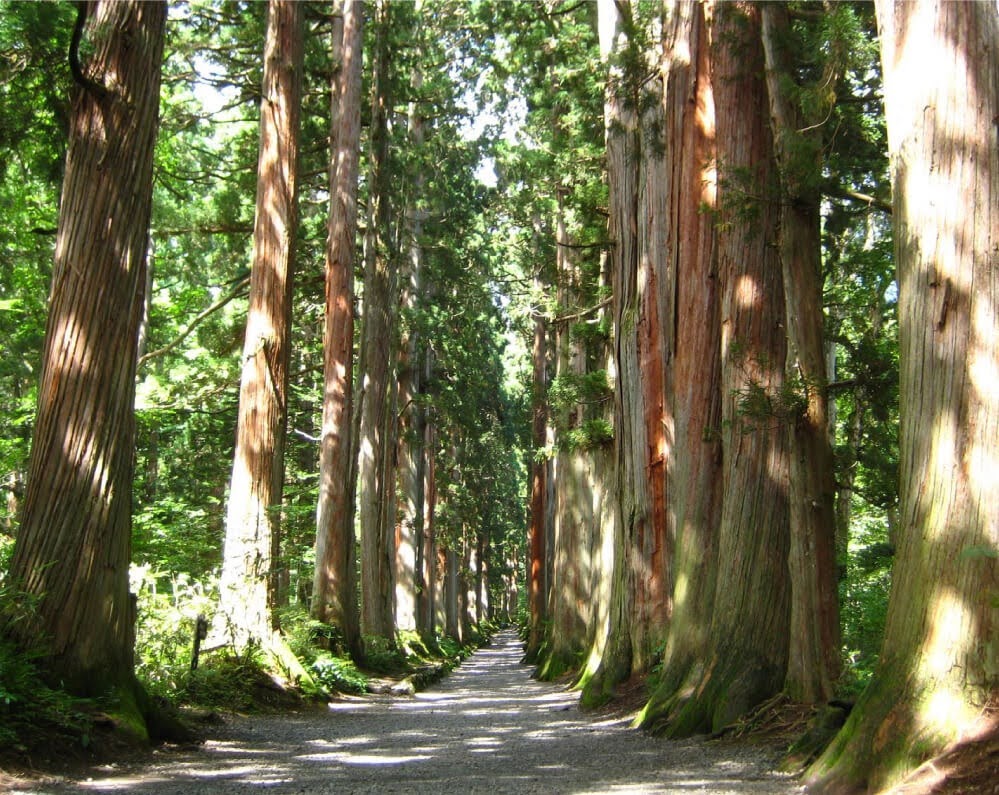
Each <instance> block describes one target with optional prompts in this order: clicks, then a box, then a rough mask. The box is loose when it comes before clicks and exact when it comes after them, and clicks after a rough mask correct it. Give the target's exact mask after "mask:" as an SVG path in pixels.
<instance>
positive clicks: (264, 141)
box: [215, 0, 303, 650]
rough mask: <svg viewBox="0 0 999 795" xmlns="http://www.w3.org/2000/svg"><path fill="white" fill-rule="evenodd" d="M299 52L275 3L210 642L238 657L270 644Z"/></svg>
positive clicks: (281, 3)
mask: <svg viewBox="0 0 999 795" xmlns="http://www.w3.org/2000/svg"><path fill="white" fill-rule="evenodd" d="M302 52H303V50H302V7H301V5H300V4H299V3H297V2H290V1H289V0H271V2H270V3H269V4H268V13H267V38H266V44H265V50H264V81H263V92H262V94H263V95H262V98H261V103H260V150H259V158H258V167H257V209H256V220H255V223H254V232H253V267H252V272H251V277H250V306H249V310H248V313H247V320H246V338H245V342H244V346H243V369H242V378H241V381H240V390H239V417H238V424H237V429H236V450H235V455H234V459H233V468H232V479H231V481H230V486H229V497H228V509H227V512H226V525H225V546H224V550H223V556H222V577H221V583H220V587H219V591H220V592H219V610H218V612H217V614H216V620H215V621H216V623H215V637H216V638H217V639H219V640H221V641H223V642H229V643H232V644H233V645H234V646H235V647H236V648H238V649H244V648H246V647H247V646H248V645H250V644H260V645H262V646H263V647H264V648H270V647H271V646H272V645H273V644H274V642H275V639H274V638H273V635H274V633H273V626H272V620H271V611H270V609H269V607H270V602H269V583H270V578H271V574H272V567H273V565H274V563H275V561H274V557H273V541H274V538H275V535H276V534H277V533H278V528H277V521H278V518H279V510H278V509H279V507H280V505H281V494H282V486H283V480H284V465H283V454H284V440H285V425H286V419H287V395H288V354H289V335H290V321H291V295H292V274H293V271H294V265H293V263H294V252H295V238H296V234H297V229H298V210H297V200H298V197H297V189H296V185H297V183H296V173H295V172H296V168H297V163H298V131H299V116H300V110H301V90H302V88H301V79H302V57H303V56H302ZM275 650H279V646H275Z"/></svg>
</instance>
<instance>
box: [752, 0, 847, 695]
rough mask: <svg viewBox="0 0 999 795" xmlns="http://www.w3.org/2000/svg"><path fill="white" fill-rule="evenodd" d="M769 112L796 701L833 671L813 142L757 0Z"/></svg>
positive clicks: (829, 456) (827, 689)
mask: <svg viewBox="0 0 999 795" xmlns="http://www.w3.org/2000/svg"><path fill="white" fill-rule="evenodd" d="M760 17H761V23H762V39H763V49H764V53H765V57H766V75H767V87H768V96H769V99H770V120H771V129H772V133H773V141H774V151H775V156H776V159H777V163H778V166H779V175H780V239H779V250H780V259H781V265H782V268H783V276H784V303H785V312H784V316H785V318H787V340H788V345H787V359H786V361H785V366H784V378H785V383H787V384H789V385H791V384H794V385H795V386H796V392H798V391H800V392H801V393H802V394H801V398H802V406H801V407H800V408H799V407H798V406H797V405H795V406H794V407H793V410H792V411H791V412H790V416H788V417H787V418H786V422H787V423H788V444H789V446H790V457H789V458H790V494H789V506H790V522H791V545H790V550H789V558H788V567H789V569H790V572H791V588H792V599H791V633H790V650H789V655H788V670H787V681H786V683H785V690H786V691H787V692H788V694H789V695H790V696H791V697H792V698H793V699H795V700H796V701H802V702H806V703H812V704H814V703H820V702H824V701H828V700H829V699H830V698H832V696H833V688H834V685H835V682H836V680H837V679H838V678H839V673H840V649H839V645H840V633H839V602H838V599H839V597H838V594H837V587H836V518H835V512H834V497H835V490H836V485H835V477H834V472H833V452H832V442H831V439H830V435H829V406H828V396H827V391H826V387H827V384H828V379H827V376H826V355H825V346H824V331H823V311H822V251H821V237H820V232H819V220H820V213H819V210H820V203H821V198H822V196H821V193H820V191H819V185H820V182H821V178H822V149H821V146H822V142H821V139H820V138H819V134H818V130H819V125H818V124H817V123H811V124H810V123H808V122H807V121H806V120H805V119H804V115H803V113H802V112H801V109H800V106H799V103H798V100H797V98H796V97H795V96H794V95H793V93H792V88H791V87H792V86H793V82H792V80H793V78H792V75H793V69H794V65H793V63H792V62H791V60H790V58H789V56H788V53H787V51H786V44H785V43H786V41H787V38H788V35H789V28H790V18H789V16H788V11H787V7H786V6H784V5H781V4H777V3H765V4H763V5H762V6H761V10H760Z"/></svg>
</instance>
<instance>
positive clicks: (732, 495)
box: [665, 3, 790, 735]
mask: <svg viewBox="0 0 999 795" xmlns="http://www.w3.org/2000/svg"><path fill="white" fill-rule="evenodd" d="M710 9H711V17H710V19H709V27H708V30H709V35H710V41H711V45H710V46H711V58H712V62H713V64H714V79H713V87H714V98H715V107H716V108H719V109H720V108H724V109H726V112H725V113H719V114H718V116H717V120H716V142H717V158H718V164H719V176H718V200H717V201H718V208H719V209H718V212H719V222H720V223H719V226H718V227H717V235H718V244H717V245H718V249H717V250H718V273H719V281H720V285H721V317H720V320H721V395H722V432H721V433H722V450H723V458H724V460H723V464H722V506H721V516H720V519H719V521H720V525H719V540H718V550H717V555H718V558H717V560H718V564H717V565H718V573H717V581H716V582H717V585H716V589H715V594H714V600H713V602H714V608H713V611H712V621H711V625H710V637H709V638H708V642H707V651H708V654H707V655H706V664H705V668H704V672H703V675H702V676H701V677H700V679H699V680H698V681H697V682H696V683H694V685H693V687H692V690H691V693H693V695H692V696H691V697H690V699H689V700H687V701H686V702H685V703H683V704H682V705H681V706H679V708H678V710H677V712H676V713H675V714H674V715H673V716H672V717H671V719H670V721H669V723H668V725H667V726H666V727H665V728H666V730H667V731H668V733H670V734H672V735H686V734H691V733H698V732H703V731H713V730H716V729H718V728H720V727H722V726H725V725H727V724H729V723H731V722H732V721H733V720H735V719H736V718H738V717H739V716H740V715H743V714H744V713H745V712H747V711H748V710H749V709H751V708H752V707H753V706H755V705H756V704H758V703H759V702H761V701H763V700H764V699H766V698H768V697H770V696H772V695H774V694H775V693H778V692H780V690H781V688H782V686H783V684H784V672H785V667H786V663H787V649H788V643H787V629H788V619H789V609H790V604H789V588H788V583H787V572H786V565H787V549H788V508H787V454H786V436H785V434H784V433H783V431H782V429H781V428H780V427H779V426H778V425H777V424H776V423H775V422H774V418H773V417H772V416H771V413H770V403H769V400H768V398H767V397H766V396H770V395H776V394H780V392H781V389H782V386H783V362H784V357H785V338H784V330H783V311H784V299H783V287H782V279H781V269H780V262H779V261H778V259H777V257H776V250H775V245H774V244H775V241H776V233H777V228H776V223H777V213H776V207H775V206H774V205H773V203H772V202H769V201H767V200H766V198H765V197H766V196H767V194H768V193H769V192H770V191H771V190H772V186H773V180H774V173H773V149H772V143H771V139H770V133H769V128H768V126H767V120H766V118H765V116H764V115H763V114H761V113H760V112H759V109H760V108H761V107H765V102H766V93H765V91H766V87H765V86H764V84H763V81H762V72H763V69H762V66H763V65H762V58H760V57H758V55H759V46H758V42H759V19H758V14H757V11H756V9H755V7H753V6H751V5H749V4H746V3H717V4H712V5H711V7H710ZM754 42H755V43H756V46H754Z"/></svg>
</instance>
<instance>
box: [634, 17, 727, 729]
mask: <svg viewBox="0 0 999 795" xmlns="http://www.w3.org/2000/svg"><path fill="white" fill-rule="evenodd" d="M664 39H665V41H664V51H665V53H666V58H665V61H664V64H663V77H664V81H665V83H664V85H665V96H664V106H665V126H664V138H665V147H666V151H665V161H666V163H667V164H668V168H669V173H668V177H667V184H668V185H669V186H670V189H669V195H668V198H667V211H666V212H667V218H668V222H667V240H666V244H665V248H666V261H667V279H668V280H669V282H670V283H671V284H672V289H671V290H669V289H665V287H666V286H665V285H664V289H663V290H662V291H661V293H662V294H663V310H662V312H661V319H660V323H661V324H662V325H663V326H664V330H663V332H662V333H663V338H664V339H670V338H671V337H672V344H671V345H669V346H668V347H667V356H669V357H670V361H671V366H670V368H669V374H670V379H671V380H670V382H669V389H668V392H667V395H668V399H669V400H670V401H671V406H672V412H671V414H672V416H673V444H672V446H671V447H670V448H669V450H668V456H667V459H666V466H667V477H668V484H669V509H670V514H671V519H672V521H673V523H674V528H675V546H676V553H675V563H674V573H673V580H674V588H673V612H672V616H671V620H670V624H669V632H668V635H667V639H666V647H665V651H664V656H663V662H662V673H661V674H660V677H659V685H658V686H657V688H656V690H655V691H654V693H653V695H652V698H651V699H650V701H649V704H648V705H647V707H646V709H645V711H644V714H643V715H642V718H641V721H642V723H643V725H645V726H646V727H650V728H656V727H658V726H659V725H660V724H661V723H662V722H663V721H664V720H667V719H668V717H669V715H670V714H671V713H672V711H673V710H674V709H675V708H676V707H677V705H678V704H679V703H680V702H681V701H682V698H683V694H684V692H685V688H684V683H685V682H687V681H694V682H696V681H697V680H698V679H699V678H700V677H701V676H702V675H703V673H704V670H703V665H702V663H703V661H704V659H705V657H706V656H707V648H708V639H709V632H708V630H709V628H710V626H711V617H712V612H713V605H714V592H715V583H716V555H717V547H718V523H719V519H720V505H721V481H722V475H721V460H722V459H721V453H722V450H721V385H720V378H721V372H720V371H721V358H720V352H721V351H720V344H719V338H720V337H719V335H720V329H719V306H720V294H719V283H718V271H717V261H716V249H715V237H716V233H715V229H714V220H713V216H712V213H713V212H714V211H715V209H716V202H715V192H716V178H715V168H716V163H715V130H714V127H715V108H714V96H713V93H712V80H711V62H710V54H709V50H708V41H707V29H706V23H705V18H704V4H702V3H696V4H695V3H686V2H674V3H671V4H670V5H669V6H668V7H667V14H666V26H665V31H664Z"/></svg>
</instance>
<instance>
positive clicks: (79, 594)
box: [11, 0, 166, 696]
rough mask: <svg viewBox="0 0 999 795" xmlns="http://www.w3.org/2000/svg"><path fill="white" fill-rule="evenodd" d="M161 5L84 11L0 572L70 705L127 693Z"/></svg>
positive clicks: (23, 629)
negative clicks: (27, 597) (33, 398)
mask: <svg viewBox="0 0 999 795" xmlns="http://www.w3.org/2000/svg"><path fill="white" fill-rule="evenodd" d="M165 18H166V6H165V5H164V4H162V3H142V2H132V1H131V0H128V1H126V0H121V1H120V2H98V3H94V4H92V6H91V12H90V16H89V18H88V19H87V21H86V27H85V30H84V35H85V38H86V40H87V41H89V42H90V43H91V44H92V45H93V48H94V49H93V55H92V56H91V57H90V59H89V63H88V64H87V66H86V72H87V76H88V79H89V80H91V81H92V83H94V84H95V85H96V84H99V86H100V88H88V89H78V90H77V94H76V97H75V99H74V102H73V106H72V111H71V114H70V132H69V151H68V154H67V157H66V174H65V178H64V180H63V189H62V199H61V202H60V212H59V228H58V232H57V237H56V252H55V263H54V268H53V276H52V291H51V296H50V300H49V317H48V321H47V325H46V334H45V347H44V350H43V353H42V375H41V382H40V384H39V390H38V409H37V414H36V420H35V432H34V438H33V441H32V448H31V461H30V467H29V473H28V479H27V486H26V493H25V497H24V505H23V513H22V520H21V527H20V531H19V533H18V537H17V543H16V546H15V549H14V557H13V560H12V563H11V578H12V580H13V581H14V582H16V583H17V584H18V587H19V588H22V589H23V590H25V591H27V592H28V593H31V594H34V595H36V596H38V597H39V601H38V620H37V621H36V622H30V623H22V624H19V625H18V626H17V627H15V628H14V629H15V631H18V632H20V633H21V634H22V636H23V638H24V639H25V640H26V641H27V642H29V643H31V644H35V643H42V644H43V647H44V648H47V650H48V651H49V653H50V655H51V656H50V657H49V658H48V659H47V662H46V666H47V668H48V670H49V671H50V673H51V674H52V676H53V678H54V679H55V680H56V681H58V682H59V683H60V684H61V685H62V686H63V687H65V688H66V689H67V690H69V691H70V692H73V693H79V694H83V695H94V696H96V695H105V694H106V693H107V692H108V691H109V690H115V689H117V688H121V687H131V684H132V683H133V682H134V678H133V672H132V666H133V651H132V648H133V642H134V631H135V629H134V622H135V612H134V606H133V602H132V599H131V597H130V595H129V582H128V567H129V562H130V558H131V555H130V552H131V507H132V506H131V494H132V480H133V469H134V463H133V454H134V435H135V426H134V419H133V408H134V400H135V370H136V355H137V343H138V334H139V324H140V320H141V317H142V310H143V290H144V285H145V281H146V268H147V262H146V249H147V243H148V238H149V218H150V208H151V201H152V168H153V146H154V142H155V140H156V129H157V116H158V112H159V88H160V74H161V61H162V53H163V28H164V22H165Z"/></svg>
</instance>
